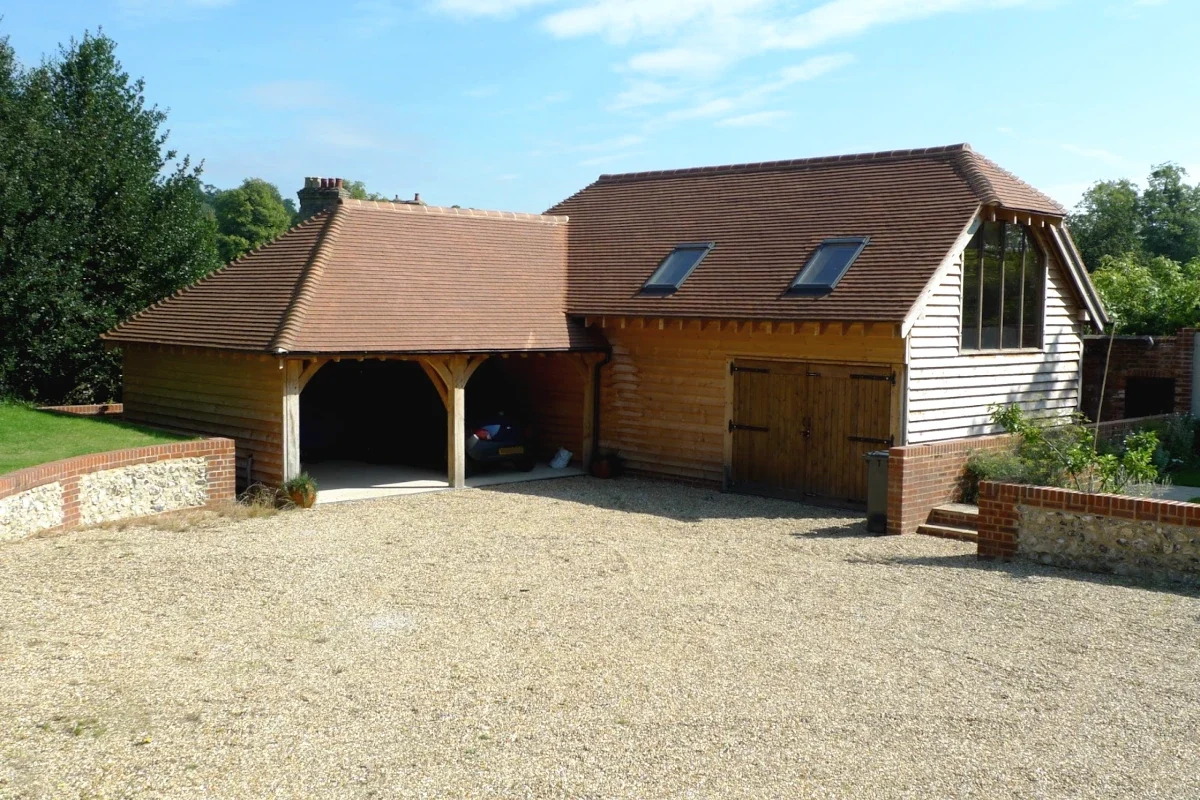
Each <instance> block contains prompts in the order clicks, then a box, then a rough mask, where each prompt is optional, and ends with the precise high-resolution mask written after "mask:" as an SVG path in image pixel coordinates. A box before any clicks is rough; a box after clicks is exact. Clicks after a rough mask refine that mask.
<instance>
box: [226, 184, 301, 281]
mask: <svg viewBox="0 0 1200 800" xmlns="http://www.w3.org/2000/svg"><path fill="white" fill-rule="evenodd" d="M212 207H213V212H214V214H215V217H216V223H217V231H218V235H217V245H218V247H219V248H220V252H221V259H222V260H223V261H227V262H228V261H233V260H234V259H236V258H239V257H240V256H242V255H243V254H245V253H247V252H249V251H251V250H253V249H255V248H256V247H262V246H263V245H264V244H266V243H267V242H269V241H271V240H272V239H274V238H276V237H277V236H279V235H280V234H281V233H283V232H284V231H286V230H287V229H288V228H289V227H291V224H292V220H293V218H294V217H295V216H296V214H295V207H294V206H293V208H292V209H291V210H289V209H288V207H287V204H285V203H284V201H283V197H281V196H280V194H279V189H277V188H276V187H275V185H274V184H271V183H267V182H266V181H264V180H263V179H261V178H247V179H246V180H244V181H242V185H241V186H239V187H238V188H236V189H229V190H228V191H224V192H218V193H217V195H216V196H215V197H214V198H213V199H212Z"/></svg>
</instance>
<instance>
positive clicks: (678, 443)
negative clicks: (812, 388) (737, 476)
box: [600, 321, 904, 484]
mask: <svg viewBox="0 0 1200 800" xmlns="http://www.w3.org/2000/svg"><path fill="white" fill-rule="evenodd" d="M797 327H798V328H799V326H797ZM604 333H605V335H606V336H607V337H608V339H609V341H610V343H611V344H612V350H613V354H612V363H611V364H610V365H609V366H607V367H605V368H604V369H603V371H602V373H601V387H602V389H601V420H600V446H601V447H602V448H605V449H611V450H615V451H617V452H618V453H619V454H620V455H621V456H622V458H624V459H625V463H626V465H627V466H628V467H629V468H631V469H634V470H637V471H641V472H649V473H656V474H660V475H667V476H672V477H679V478H688V479H692V480H700V481H705V482H708V483H713V484H721V483H724V482H725V477H726V471H725V470H726V466H727V465H729V464H730V462H731V459H732V444H733V440H732V436H731V434H730V431H729V422H730V413H731V410H732V403H733V396H732V387H733V383H732V375H731V374H730V363H731V361H733V360H736V359H752V360H785V361H802V362H813V363H859V364H875V365H887V366H889V367H891V368H893V369H896V370H900V369H902V367H901V366H900V365H902V363H903V359H904V348H903V342H902V340H901V339H900V338H898V337H894V336H888V335H862V334H855V333H848V334H838V333H823V334H810V333H792V332H790V329H789V328H788V327H787V326H785V327H784V328H783V329H782V330H781V329H780V328H779V327H775V328H773V329H772V332H770V333H768V332H766V330H765V329H764V328H763V327H762V326H751V325H748V324H740V325H734V324H733V323H729V322H726V323H718V322H716V321H711V322H705V323H701V322H691V323H681V324H672V325H666V326H664V328H663V329H660V328H658V327H657V325H645V326H644V327H643V326H642V324H641V323H639V322H635V323H634V324H631V325H627V326H625V327H620V326H619V325H609V326H608V327H606V328H605V330H604ZM898 397H899V392H894V393H893V408H892V410H891V413H892V417H893V420H896V419H898V413H899V404H898V402H897V401H898Z"/></svg>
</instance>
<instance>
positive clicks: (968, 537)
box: [917, 522, 979, 542]
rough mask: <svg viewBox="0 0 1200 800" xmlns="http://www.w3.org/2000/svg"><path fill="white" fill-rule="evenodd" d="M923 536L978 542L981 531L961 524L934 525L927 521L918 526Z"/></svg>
mask: <svg viewBox="0 0 1200 800" xmlns="http://www.w3.org/2000/svg"><path fill="white" fill-rule="evenodd" d="M917 533H919V534H921V535H922V536H936V537H938V538H939V539H957V540H958V541H960V542H978V541H979V533H978V532H977V531H976V530H975V529H974V528H964V527H962V526H959V525H934V524H931V523H928V522H926V523H925V524H924V525H922V526H921V527H919V528H917Z"/></svg>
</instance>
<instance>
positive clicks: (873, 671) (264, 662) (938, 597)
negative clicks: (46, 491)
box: [0, 478, 1200, 798]
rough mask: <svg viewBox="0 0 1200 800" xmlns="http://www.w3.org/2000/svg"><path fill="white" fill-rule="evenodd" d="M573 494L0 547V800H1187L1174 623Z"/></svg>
mask: <svg viewBox="0 0 1200 800" xmlns="http://www.w3.org/2000/svg"><path fill="white" fill-rule="evenodd" d="M972 552H973V548H972V546H969V545H963V544H959V543H955V542H948V541H943V540H938V539H929V538H924V537H916V536H914V537H902V538H874V537H869V536H866V535H864V529H863V526H862V525H861V523H860V522H859V521H858V520H857V519H854V518H847V517H844V516H841V515H839V514H838V513H827V512H823V511H820V510H815V509H812V508H808V507H805V506H801V505H796V504H790V503H785V502H777V501H771V500H760V499H754V498H746V497H738V496H732V495H722V494H719V493H715V492H710V491H705V490H700V489H694V488H688V487H683V486H677V485H672V484H666V483H657V482H651V481H638V480H621V481H611V482H600V481H595V480H592V479H590V478H572V479H565V480H559V481H547V482H542V483H533V484H523V485H517V486H510V487H504V488H502V489H498V490H467V491H461V492H453V493H449V492H448V493H439V494H427V495H420V496H414V497H407V498H394V499H388V500H379V501H372V502H363V503H350V504H341V505H330V506H324V507H321V508H318V509H316V510H313V511H308V512H301V511H297V512H291V513H286V514H280V515H278V516H275V517H273V518H269V519H259V520H247V521H242V522H236V523H234V522H228V521H222V522H219V523H213V524H211V525H209V526H206V527H202V528H200V529H198V530H194V531H190V532H187V533H167V532H163V531H157V530H152V529H147V528H140V529H129V530H124V531H116V530H94V531H86V532H76V533H71V534H68V535H64V536H61V537H57V538H47V539H34V540H28V541H25V542H21V543H17V544H12V545H6V546H3V547H0V626H2V627H0V796H4V797H68V798H75V797H79V798H84V797H87V798H98V797H114V798H115V797H139V798H143V797H230V798H248V797H587V798H591V797H595V798H600V797H628V798H653V797H697V798H707V797H747V798H751V797H752V798H763V797H789V798H791V797H809V796H811V797H855V798H864V797H872V798H875V797H879V798H885V797H920V798H926V797H979V798H994V797H1001V796H1005V797H1073V798H1074V797H1164V798H1181V797H1196V796H1197V794H1198V792H1200V790H1198V789H1197V776H1198V775H1200V598H1198V597H1197V596H1196V595H1195V594H1188V593H1185V592H1181V591H1178V590H1174V589H1163V588H1154V587H1147V586H1140V585H1137V584H1132V583H1128V582H1122V581H1120V580H1116V579H1114V580H1107V579H1096V578H1094V577H1090V576H1086V575H1082V574H1078V573H1070V572H1064V571H1056V570H1053V569H1049V568H1041V567H1036V566H1011V565H1009V566H1003V565H994V566H987V565H981V564H979V563H977V562H976V560H975V558H974V556H973V555H971V553H972Z"/></svg>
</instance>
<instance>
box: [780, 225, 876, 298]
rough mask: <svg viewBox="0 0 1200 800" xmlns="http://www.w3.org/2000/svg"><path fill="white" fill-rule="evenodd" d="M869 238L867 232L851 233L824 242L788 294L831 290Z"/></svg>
mask: <svg viewBox="0 0 1200 800" xmlns="http://www.w3.org/2000/svg"><path fill="white" fill-rule="evenodd" d="M869 241H870V239H869V238H868V237H866V236H849V237H845V238H841V239H826V240H825V241H823V242H821V244H819V245H818V246H817V249H816V250H814V251H813V253H812V255H810V256H809V257H808V261H806V262H804V267H803V268H801V270H800V273H799V274H798V275H796V279H795V280H793V281H792V285H791V286H789V287H788V294H811V295H820V294H829V293H830V292H832V291H833V287H835V286H837V285H838V281H840V280H841V279H842V276H843V275H845V274H846V270H848V269H850V265H851V264H853V263H854V261H855V259H857V258H858V256H859V254H860V253H862V251H863V248H865V247H866V246H867V243H868V242H869Z"/></svg>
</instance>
